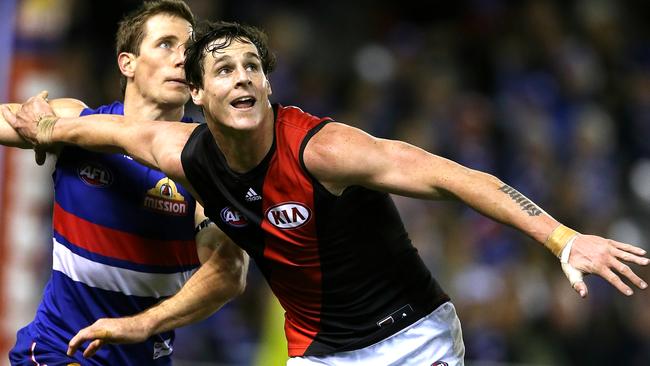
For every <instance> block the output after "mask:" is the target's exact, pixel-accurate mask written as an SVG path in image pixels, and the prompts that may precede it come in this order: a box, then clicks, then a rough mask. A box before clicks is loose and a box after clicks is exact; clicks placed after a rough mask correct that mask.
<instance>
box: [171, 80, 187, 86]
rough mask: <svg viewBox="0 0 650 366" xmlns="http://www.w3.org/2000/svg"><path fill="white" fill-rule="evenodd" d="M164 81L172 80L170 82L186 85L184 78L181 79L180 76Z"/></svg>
mask: <svg viewBox="0 0 650 366" xmlns="http://www.w3.org/2000/svg"><path fill="white" fill-rule="evenodd" d="M166 81H168V82H172V83H178V84H183V85H185V86H187V81H186V80H185V79H181V78H172V79H167V80H166Z"/></svg>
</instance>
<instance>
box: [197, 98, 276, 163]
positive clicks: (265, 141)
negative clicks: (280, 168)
mask: <svg viewBox="0 0 650 366" xmlns="http://www.w3.org/2000/svg"><path fill="white" fill-rule="evenodd" d="M208 128H209V129H210V132H211V133H212V136H213V137H214V139H215V141H216V142H217V145H218V146H219V149H221V152H222V153H223V155H224V156H225V158H226V162H227V163H228V167H229V168H230V169H232V170H233V171H235V172H237V173H246V172H248V171H250V170H251V169H253V168H255V167H256V166H257V165H259V164H260V163H261V162H262V160H263V159H264V157H265V156H266V154H267V153H268V152H269V150H270V149H271V146H272V145H273V136H274V135H275V132H274V128H275V115H274V114H273V108H272V107H271V106H270V105H269V108H268V110H267V113H265V114H264V118H263V120H262V122H261V123H260V124H259V126H257V127H256V128H254V129H251V130H243V131H242V130H235V129H232V128H227V127H224V126H221V125H217V124H216V123H215V122H213V121H209V120H208Z"/></svg>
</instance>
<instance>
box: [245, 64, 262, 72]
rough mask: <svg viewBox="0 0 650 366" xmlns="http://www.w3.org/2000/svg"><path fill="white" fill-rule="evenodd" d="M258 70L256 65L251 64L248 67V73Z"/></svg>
mask: <svg viewBox="0 0 650 366" xmlns="http://www.w3.org/2000/svg"><path fill="white" fill-rule="evenodd" d="M258 69H259V67H258V66H257V64H255V63H250V64H248V65H246V70H248V71H257V70H258Z"/></svg>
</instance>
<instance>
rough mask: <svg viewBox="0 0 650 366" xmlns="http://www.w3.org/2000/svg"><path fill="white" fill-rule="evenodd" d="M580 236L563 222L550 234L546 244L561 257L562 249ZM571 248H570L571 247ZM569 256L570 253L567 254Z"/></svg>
mask: <svg viewBox="0 0 650 366" xmlns="http://www.w3.org/2000/svg"><path fill="white" fill-rule="evenodd" d="M577 236H578V232H577V231H575V230H573V229H570V228H568V227H566V226H564V225H562V224H560V225H558V227H556V228H555V229H554V230H553V231H552V232H551V235H549V236H548V239H546V242H544V246H546V247H547V248H548V249H549V250H550V251H551V252H552V253H553V254H554V255H555V256H556V257H558V258H561V256H562V250H563V249H564V248H565V247H566V246H567V244H569V243H570V242H571V243H572V244H573V240H575V238H576V237H577ZM569 250H570V249H569ZM566 257H568V254H567V255H566Z"/></svg>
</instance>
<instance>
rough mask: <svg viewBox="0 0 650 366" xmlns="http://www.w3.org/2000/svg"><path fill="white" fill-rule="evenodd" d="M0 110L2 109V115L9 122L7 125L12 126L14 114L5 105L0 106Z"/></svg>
mask: <svg viewBox="0 0 650 366" xmlns="http://www.w3.org/2000/svg"><path fill="white" fill-rule="evenodd" d="M0 111H2V117H3V118H4V119H5V121H7V123H9V125H11V126H14V125H15V124H16V115H15V114H13V113H11V110H10V109H9V107H7V106H4V105H3V106H1V107H0Z"/></svg>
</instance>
